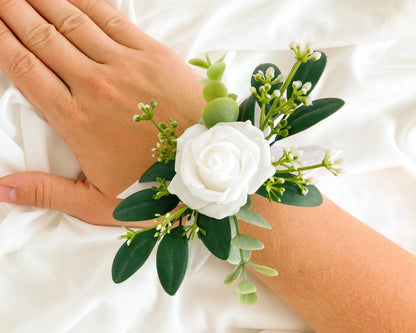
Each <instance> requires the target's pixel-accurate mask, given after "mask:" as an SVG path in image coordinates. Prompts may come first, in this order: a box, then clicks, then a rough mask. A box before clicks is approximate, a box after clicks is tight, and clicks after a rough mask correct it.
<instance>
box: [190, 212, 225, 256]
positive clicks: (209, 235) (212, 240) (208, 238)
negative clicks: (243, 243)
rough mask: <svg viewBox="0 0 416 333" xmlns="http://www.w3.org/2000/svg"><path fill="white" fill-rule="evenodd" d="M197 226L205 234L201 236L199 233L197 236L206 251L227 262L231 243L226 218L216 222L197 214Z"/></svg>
mask: <svg viewBox="0 0 416 333" xmlns="http://www.w3.org/2000/svg"><path fill="white" fill-rule="evenodd" d="M197 224H198V227H200V228H201V229H203V230H205V232H206V234H205V235H203V234H202V233H201V232H200V231H199V232H198V236H199V238H200V239H201V240H202V242H203V243H204V244H205V246H206V247H207V249H208V250H209V251H211V253H212V254H213V255H214V256H216V257H217V258H220V259H222V260H227V259H228V257H229V255H230V242H231V227H230V220H229V218H228V217H226V218H223V219H221V220H217V219H214V218H212V217H209V216H206V215H203V214H199V215H198V221H197Z"/></svg>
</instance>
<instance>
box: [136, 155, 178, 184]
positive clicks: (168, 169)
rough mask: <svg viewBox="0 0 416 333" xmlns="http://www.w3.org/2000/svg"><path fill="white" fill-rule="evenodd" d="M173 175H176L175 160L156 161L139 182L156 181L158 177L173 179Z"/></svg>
mask: <svg viewBox="0 0 416 333" xmlns="http://www.w3.org/2000/svg"><path fill="white" fill-rule="evenodd" d="M173 176H175V161H172V160H171V161H169V162H167V163H165V162H156V163H154V164H153V165H152V166H151V167H150V168H149V169H147V170H146V171H145V173H144V174H143V176H142V177H141V178H140V180H139V183H148V182H155V181H156V178H157V177H159V178H164V179H165V180H172V178H173Z"/></svg>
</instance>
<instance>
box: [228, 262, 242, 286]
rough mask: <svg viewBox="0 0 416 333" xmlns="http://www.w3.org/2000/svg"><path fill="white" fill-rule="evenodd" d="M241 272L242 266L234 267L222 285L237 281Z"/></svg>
mask: <svg viewBox="0 0 416 333" xmlns="http://www.w3.org/2000/svg"><path fill="white" fill-rule="evenodd" d="M242 270H243V265H238V266H236V267H235V268H234V269H233V270H232V271H231V273H230V274H228V275H227V277H226V278H225V280H224V284H226V285H229V284H232V283H234V282H235V281H237V279H238V278H239V277H240V275H241V272H242Z"/></svg>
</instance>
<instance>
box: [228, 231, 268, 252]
mask: <svg viewBox="0 0 416 333" xmlns="http://www.w3.org/2000/svg"><path fill="white" fill-rule="evenodd" d="M231 244H232V245H233V246H235V247H237V248H239V249H243V250H261V249H263V248H264V245H263V243H262V242H260V241H259V240H258V239H256V238H254V237H252V236H249V235H244V234H240V235H237V236H235V237H234V238H233V239H232V240H231Z"/></svg>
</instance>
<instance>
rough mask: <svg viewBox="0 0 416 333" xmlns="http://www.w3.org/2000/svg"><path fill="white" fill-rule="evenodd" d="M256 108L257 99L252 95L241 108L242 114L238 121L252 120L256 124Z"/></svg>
mask: <svg viewBox="0 0 416 333" xmlns="http://www.w3.org/2000/svg"><path fill="white" fill-rule="evenodd" d="M255 107H256V98H255V97H254V96H253V95H250V96H249V97H248V98H246V99H245V100H244V101H243V102H242V103H241V104H240V106H239V110H240V113H239V115H238V121H246V120H250V121H251V123H252V124H254V114H255Z"/></svg>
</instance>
